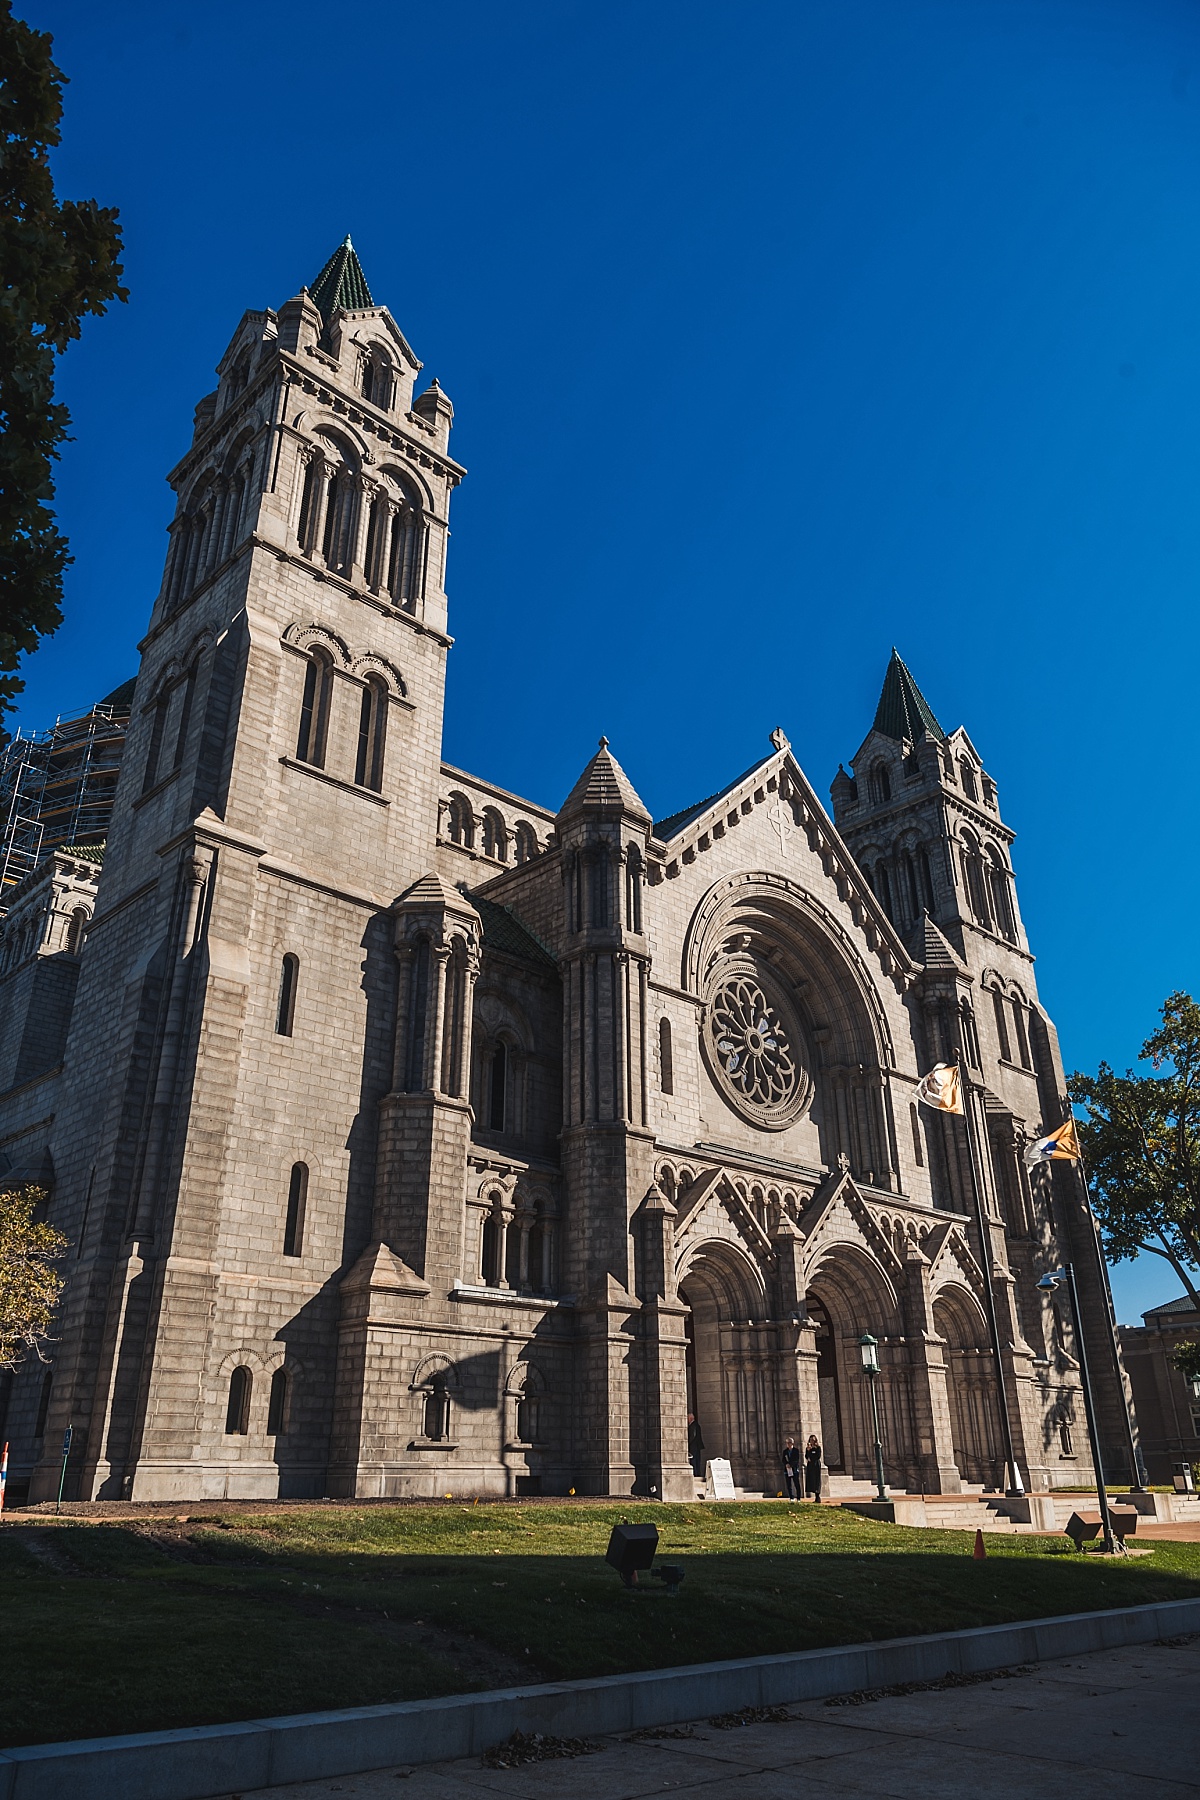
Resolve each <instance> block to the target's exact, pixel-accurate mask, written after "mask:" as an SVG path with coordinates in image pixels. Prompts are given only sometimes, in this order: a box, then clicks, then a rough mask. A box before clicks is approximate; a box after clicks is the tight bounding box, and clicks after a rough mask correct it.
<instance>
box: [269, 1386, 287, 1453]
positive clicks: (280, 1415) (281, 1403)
mask: <svg viewBox="0 0 1200 1800" xmlns="http://www.w3.org/2000/svg"><path fill="white" fill-rule="evenodd" d="M287 1403H288V1378H287V1370H286V1369H276V1371H275V1373H274V1374H273V1375H272V1377H271V1393H270V1398H269V1399H268V1401H267V1436H268V1437H281V1436H282V1434H283V1433H284V1432H285V1431H286V1430H287Z"/></svg>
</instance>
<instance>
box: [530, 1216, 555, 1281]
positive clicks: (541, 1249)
mask: <svg viewBox="0 0 1200 1800" xmlns="http://www.w3.org/2000/svg"><path fill="white" fill-rule="evenodd" d="M549 1247H550V1246H549V1233H548V1231H547V1229H546V1226H545V1225H544V1224H543V1223H542V1221H541V1219H538V1220H537V1221H536V1222H535V1223H534V1224H533V1225H531V1226H530V1227H529V1285H530V1287H531V1288H532V1289H533V1291H534V1293H535V1294H546V1293H549V1291H550V1288H549V1280H548V1276H547V1272H546V1253H547V1251H548V1250H549Z"/></svg>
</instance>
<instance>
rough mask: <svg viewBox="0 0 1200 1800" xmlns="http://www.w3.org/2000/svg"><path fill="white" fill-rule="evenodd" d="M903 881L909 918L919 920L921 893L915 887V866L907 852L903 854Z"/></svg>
mask: <svg viewBox="0 0 1200 1800" xmlns="http://www.w3.org/2000/svg"><path fill="white" fill-rule="evenodd" d="M904 880H905V891H906V894H907V897H908V906H909V917H910V918H912V919H919V918H920V916H921V893H920V889H919V887H918V885H917V865H916V863H915V862H914V861H913V859H912V855H911V853H910V852H909V851H907V850H906V851H905V852H904Z"/></svg>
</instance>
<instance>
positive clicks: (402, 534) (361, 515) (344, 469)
mask: <svg viewBox="0 0 1200 1800" xmlns="http://www.w3.org/2000/svg"><path fill="white" fill-rule="evenodd" d="M300 464H301V469H302V475H301V478H300V481H299V490H298V491H299V498H298V504H297V508H296V514H295V529H296V537H297V540H298V542H299V545H300V549H301V551H302V552H303V554H304V555H305V556H307V557H309V558H310V559H311V560H312V561H313V562H316V563H319V564H321V565H322V566H323V567H324V568H326V569H330V570H332V572H333V573H334V574H335V575H342V576H344V577H345V578H346V580H348V581H359V582H361V583H362V585H363V586H365V587H366V588H367V589H368V591H369V592H370V593H372V594H375V595H377V596H378V597H379V598H380V599H382V600H387V601H390V602H391V604H392V605H393V606H396V607H399V608H401V609H402V610H404V611H406V612H415V611H416V610H417V608H418V605H419V603H420V602H421V601H422V600H423V599H424V598H425V589H426V581H427V577H428V573H429V550H430V523H429V516H428V511H427V508H426V505H425V503H424V501H423V499H422V497H421V495H420V494H419V493H418V492H417V489H416V487H415V485H414V484H413V482H412V481H411V480H409V478H408V477H407V476H405V475H403V474H401V473H400V471H399V470H397V469H391V468H384V469H381V470H379V471H378V473H377V474H375V475H370V476H368V475H366V474H364V473H363V471H362V468H361V465H360V462H359V459H358V457H357V456H356V455H355V453H354V452H353V450H351V448H350V447H349V446H348V445H347V444H345V443H343V442H342V441H341V439H338V438H334V437H332V436H330V435H327V434H325V433H321V434H320V435H319V436H318V440H317V442H316V443H315V444H313V445H306V446H305V447H304V449H303V450H302V451H301V456H300Z"/></svg>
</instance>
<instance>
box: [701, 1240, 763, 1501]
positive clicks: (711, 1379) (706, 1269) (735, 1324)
mask: <svg viewBox="0 0 1200 1800" xmlns="http://www.w3.org/2000/svg"><path fill="white" fill-rule="evenodd" d="M679 1297H680V1299H681V1300H682V1301H683V1303H684V1305H685V1306H686V1307H687V1308H688V1317H687V1318H686V1320H685V1321H684V1330H685V1333H686V1336H687V1345H688V1347H687V1354H686V1361H687V1387H688V1410H689V1411H690V1412H694V1413H695V1415H696V1420H697V1423H698V1424H699V1426H700V1430H701V1433H702V1435H703V1438H704V1450H705V1455H706V1456H708V1457H709V1458H710V1459H711V1458H712V1457H724V1458H726V1459H727V1460H728V1461H729V1463H730V1464H731V1465H732V1468H733V1479H734V1481H735V1482H736V1483H737V1484H738V1486H739V1487H745V1488H750V1489H755V1488H759V1489H761V1488H764V1487H765V1486H766V1485H767V1483H768V1482H769V1481H770V1480H772V1479H773V1478H774V1451H775V1437H776V1412H777V1407H776V1396H775V1390H774V1380H773V1375H774V1357H773V1354H772V1350H773V1345H772V1343H771V1341H770V1340H771V1333H772V1330H773V1327H772V1326H771V1325H770V1323H769V1321H768V1307H767V1305H766V1290H765V1287H764V1285H763V1280H762V1276H761V1274H760V1272H759V1270H758V1269H757V1268H756V1267H755V1266H754V1265H753V1264H752V1263H751V1262H750V1260H749V1258H748V1257H747V1256H746V1255H745V1254H744V1252H742V1251H741V1250H739V1249H738V1248H736V1247H735V1246H734V1245H731V1244H727V1243H722V1242H720V1241H711V1242H708V1243H704V1244H700V1245H698V1246H697V1248H696V1250H695V1251H694V1253H693V1254H692V1255H691V1256H690V1257H689V1259H688V1262H687V1265H686V1267H685V1269H684V1272H683V1274H682V1275H681V1277H680V1281H679ZM774 1491H775V1490H774V1488H772V1489H771V1492H772V1493H773V1492H774Z"/></svg>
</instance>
